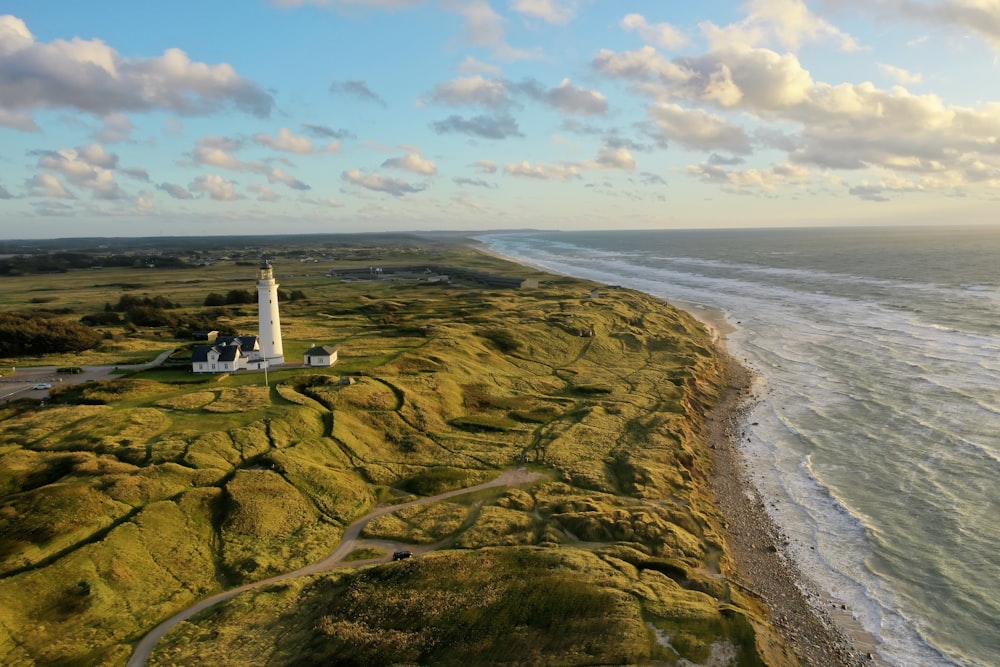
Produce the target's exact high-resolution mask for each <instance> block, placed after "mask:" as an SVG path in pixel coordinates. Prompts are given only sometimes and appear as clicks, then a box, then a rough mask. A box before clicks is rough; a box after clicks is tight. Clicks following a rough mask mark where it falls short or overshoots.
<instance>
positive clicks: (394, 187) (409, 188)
mask: <svg viewBox="0 0 1000 667" xmlns="http://www.w3.org/2000/svg"><path fill="white" fill-rule="evenodd" d="M340 177H341V178H342V179H343V180H345V181H347V182H348V183H351V184H353V185H358V186H360V187H363V188H367V189H368V190H374V191H375V192H385V193H386V194H390V195H392V196H394V197H402V196H403V195H407V194H413V193H416V192H420V191H421V190H423V189H424V188H423V187H422V186H421V187H417V186H414V185H411V184H410V183H407V182H406V181H404V180H403V179H401V178H390V177H388V176H383V175H382V174H379V173H378V172H374V173H371V174H365V173H362V171H361V170H360V169H351V170H350V171H345V172H343V173H342V174H341V175H340Z"/></svg>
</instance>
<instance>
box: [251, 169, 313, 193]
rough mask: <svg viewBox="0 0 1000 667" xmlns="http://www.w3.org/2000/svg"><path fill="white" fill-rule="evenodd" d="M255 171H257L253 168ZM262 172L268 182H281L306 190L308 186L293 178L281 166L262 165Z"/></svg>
mask: <svg viewBox="0 0 1000 667" xmlns="http://www.w3.org/2000/svg"><path fill="white" fill-rule="evenodd" d="M255 171H258V170H257V169H255ZM262 173H263V174H264V175H265V176H267V180H268V182H270V183H283V184H284V185H287V186H288V187H290V188H292V189H293V190H308V189H309V186H308V185H306V184H305V183H303V182H302V181H300V180H299V179H297V178H295V177H294V176H292V175H291V174H289V173H288V172H287V171H285V170H284V169H282V168H281V167H266V166H265V167H264V168H263V170H262Z"/></svg>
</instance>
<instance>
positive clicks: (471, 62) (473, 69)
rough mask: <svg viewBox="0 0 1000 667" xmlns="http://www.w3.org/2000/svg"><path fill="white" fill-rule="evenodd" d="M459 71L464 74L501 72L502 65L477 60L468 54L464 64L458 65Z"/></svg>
mask: <svg viewBox="0 0 1000 667" xmlns="http://www.w3.org/2000/svg"><path fill="white" fill-rule="evenodd" d="M458 71H459V72H462V73H463V74H499V73H500V67H498V66H497V65H491V64H489V63H484V62H482V61H480V60H476V59H475V58H473V57H472V56H466V58H465V60H463V61H462V64H461V65H459V66H458Z"/></svg>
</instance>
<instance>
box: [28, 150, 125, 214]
mask: <svg viewBox="0 0 1000 667" xmlns="http://www.w3.org/2000/svg"><path fill="white" fill-rule="evenodd" d="M117 164H118V156H117V155H115V154H113V153H108V152H107V151H106V150H105V149H104V147H103V146H101V145H99V144H90V145H88V146H81V147H79V148H76V149H72V148H64V149H62V150H59V151H46V152H42V153H41V155H40V157H39V158H38V166H39V167H40V168H42V169H46V170H48V171H51V172H56V173H58V174H61V175H62V176H64V177H65V178H66V179H67V180H68V181H69V182H70V183H72V184H73V185H75V186H77V187H81V188H85V189H87V190H90V191H91V193H92V194H93V196H94V197H95V198H97V199H109V200H110V199H125V198H127V195H126V194H125V192H124V191H123V190H122V189H121V188H120V187H119V186H118V183H117V182H116V181H115V176H114V172H113V170H114V169H115V167H116V166H117Z"/></svg>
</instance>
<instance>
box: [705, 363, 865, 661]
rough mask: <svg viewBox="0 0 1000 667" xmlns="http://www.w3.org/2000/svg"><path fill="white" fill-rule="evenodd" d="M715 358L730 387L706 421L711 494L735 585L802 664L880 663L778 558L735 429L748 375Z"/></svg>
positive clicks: (747, 395) (748, 396)
mask: <svg viewBox="0 0 1000 667" xmlns="http://www.w3.org/2000/svg"><path fill="white" fill-rule="evenodd" d="M719 354H720V355H721V356H722V357H723V358H724V360H725V363H726V366H727V375H728V384H727V387H726V390H725V391H724V393H723V396H722V397H721V400H720V402H719V405H718V406H717V408H716V410H715V411H714V413H713V415H712V416H711V419H710V421H709V434H708V436H709V444H710V446H711V447H712V449H713V455H714V459H715V465H714V470H713V475H712V488H713V491H714V492H715V495H716V501H717V503H718V506H719V509H720V510H721V511H722V514H723V516H724V517H726V521H727V529H728V540H729V548H730V553H731V554H732V557H733V560H734V561H735V565H736V575H735V581H734V583H735V584H737V585H738V586H740V587H742V588H743V589H745V590H747V591H748V592H750V593H752V594H753V595H754V596H755V597H757V598H758V599H759V600H761V601H762V602H763V603H764V604H765V605H766V607H767V609H768V610H769V613H770V622H771V624H772V625H773V626H774V627H775V628H776V629H777V630H778V631H779V632H780V633H781V634H782V636H783V637H784V639H785V641H786V642H787V644H788V646H789V647H790V648H791V649H792V651H793V652H794V653H795V655H796V656H797V657H798V659H799V660H800V661H801V663H802V664H803V665H807V666H810V667H866V666H870V665H875V664H878V662H877V660H876V659H875V658H874V655H873V650H874V646H873V645H870V641H871V640H870V638H865V637H864V636H863V633H860V632H858V633H853V632H852V633H848V632H846V631H845V630H844V629H843V628H842V627H841V626H840V625H838V624H837V623H836V622H835V621H834V619H833V617H832V616H831V615H830V613H828V612H827V610H826V609H824V604H823V602H821V598H820V597H819V596H818V595H816V594H815V593H812V592H809V589H808V586H807V585H806V584H805V582H804V581H803V580H802V577H801V575H800V574H799V572H798V570H797V569H796V567H795V564H794V563H793V562H791V561H790V560H789V559H788V558H786V557H785V556H784V554H783V548H782V539H781V535H780V532H779V531H778V529H777V527H776V526H775V525H774V522H773V521H772V520H771V518H770V516H769V515H768V513H767V511H766V509H765V506H764V502H763V500H762V499H761V497H760V495H759V493H758V492H757V489H756V487H754V485H753V483H752V482H751V480H750V478H749V475H748V472H747V467H746V462H745V460H744V458H743V454H742V452H741V451H740V448H739V441H738V436H739V432H740V431H739V429H740V428H741V423H742V421H743V417H744V416H745V414H746V411H747V410H748V409H749V407H750V405H751V402H752V400H753V395H752V393H751V389H750V388H751V381H752V376H751V374H750V372H749V371H748V370H747V369H746V368H745V367H743V366H742V365H741V364H739V363H738V362H737V361H736V360H735V359H733V358H732V357H730V356H729V355H728V354H727V353H726V352H725V351H724V350H721V349H720V350H719ZM826 604H827V605H829V603H826ZM831 610H832V607H831ZM855 634H857V636H854V635H855Z"/></svg>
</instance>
